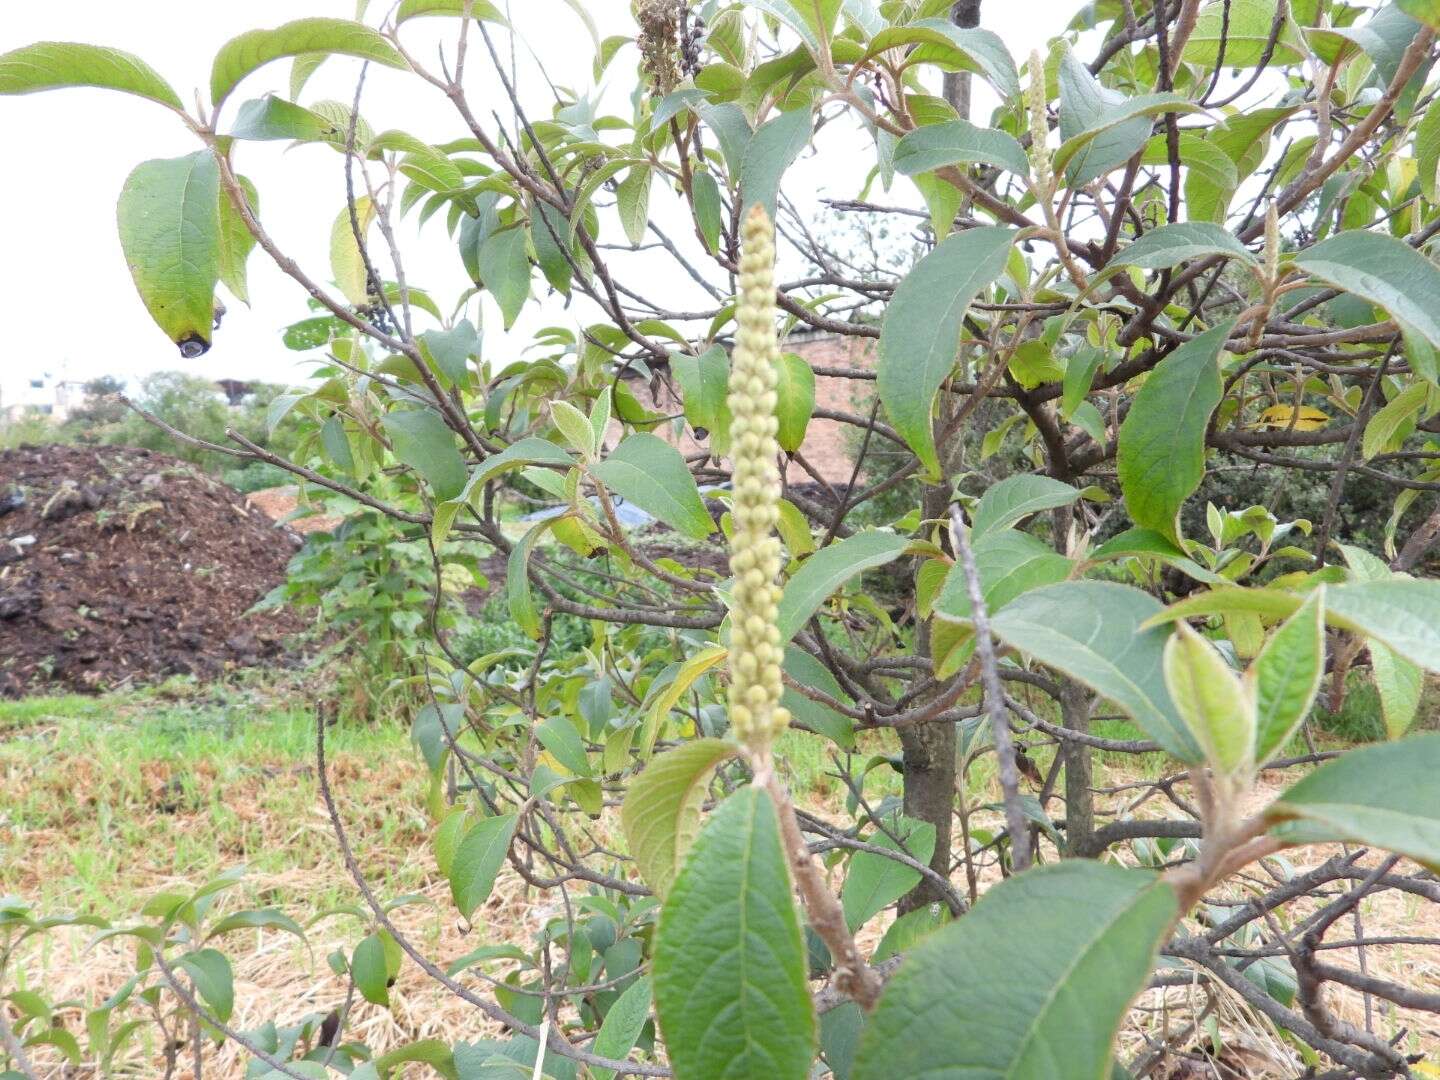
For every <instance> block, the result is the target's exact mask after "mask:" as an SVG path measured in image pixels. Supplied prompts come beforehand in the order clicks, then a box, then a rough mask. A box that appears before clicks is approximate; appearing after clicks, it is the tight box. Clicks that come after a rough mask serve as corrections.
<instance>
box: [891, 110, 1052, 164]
mask: <svg viewBox="0 0 1440 1080" xmlns="http://www.w3.org/2000/svg"><path fill="white" fill-rule="evenodd" d="M894 163H895V171H896V172H899V173H903V174H904V175H906V176H913V175H914V174H916V173H922V172H929V171H931V170H932V169H939V168H943V167H944V166H946V165H995V166H998V167H999V168H1002V169H1006V170H1008V171H1009V172H1012V173H1014V174H1015V175H1017V176H1029V175H1030V161H1029V159H1028V158H1026V156H1025V150H1024V148H1023V147H1022V146H1021V145H1020V144H1019V143H1018V142H1017V141H1016V140H1015V138H1014V136H1011V135H1007V134H1006V133H1005V132H1003V131H999V130H997V129H995V128H982V127H976V126H975V125H974V124H972V123H970V121H968V120H947V121H945V122H943V123H939V124H927V125H926V126H925V127H920V128H916V129H915V130H914V131H912V132H910V133H909V134H908V135H906V136H905V137H904V138H902V139H901V140H900V141H899V143H897V144H896V146H895V158H894Z"/></svg>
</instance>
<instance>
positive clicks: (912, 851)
mask: <svg viewBox="0 0 1440 1080" xmlns="http://www.w3.org/2000/svg"><path fill="white" fill-rule="evenodd" d="M888 824H889V831H884V830H876V832H875V833H874V834H873V835H872V836H871V837H870V843H872V844H874V845H875V846H876V847H882V848H886V849H888V850H890V851H896V852H899V851H902V850H903V852H904V853H905V854H906V855H909V856H910V858H912V859H914V860H915V861H916V862H919V863H929V861H930V856H932V855H933V854H935V826H934V825H932V824H931V823H930V822H928V821H916V820H915V819H914V818H908V817H904V816H900V815H897V816H896V817H894V818H891V819H890V821H889V823H888ZM891 833H894V834H895V836H897V837H899V839H900V840H901V842H902V843H903V844H904V848H903V849H902V848H901V846H900V845H899V844H897V843H896V842H895V840H894V839H892V838H891V835H890V834H891ZM919 880H920V871H918V870H916V869H913V868H912V867H909V866H906V865H905V864H904V863H902V862H898V861H897V860H895V859H891V858H887V857H886V856H884V855H877V854H875V853H874V852H871V851H857V852H856V853H855V854H854V855H853V856H852V857H851V859H850V869H849V870H848V872H847V873H846V874H845V884H844V886H843V887H842V888H841V889H840V906H841V908H842V909H843V910H844V912H845V923H846V925H847V926H849V928H850V932H851V933H854V932H855V931H856V930H858V929H860V927H862V926H864V925H865V924H866V923H867V922H869V921H870V920H871V919H872V918H874V917H875V916H876V915H879V914H880V912H882V911H884V910H885V909H886V908H887V907H889V906H890V905H891V904H893V903H895V901H896V900H899V899H900V898H901V897H902V896H904V895H905V894H906V893H908V892H909V891H910V890H911V889H913V888H914V887H915V885H916V883H917V882H918V881H919Z"/></svg>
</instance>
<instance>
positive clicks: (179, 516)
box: [0, 446, 299, 697]
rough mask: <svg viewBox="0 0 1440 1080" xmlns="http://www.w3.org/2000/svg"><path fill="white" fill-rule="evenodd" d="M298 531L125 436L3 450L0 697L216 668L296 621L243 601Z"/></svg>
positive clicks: (247, 655) (269, 642)
mask: <svg viewBox="0 0 1440 1080" xmlns="http://www.w3.org/2000/svg"><path fill="white" fill-rule="evenodd" d="M295 542H296V541H295V537H294V534H293V533H291V532H289V531H288V530H282V529H277V528H276V527H275V526H274V525H273V524H272V523H271V521H270V519H269V518H268V517H266V516H265V515H264V514H263V513H261V512H260V511H259V510H257V509H254V508H252V507H250V506H248V505H246V503H245V500H244V498H243V497H242V496H241V495H239V494H238V493H237V492H235V491H233V490H232V489H231V488H228V487H226V486H225V485H224V484H221V483H218V482H217V481H215V480H212V479H210V478H209V477H207V476H204V475H203V474H201V473H199V472H197V471H196V470H194V469H193V468H192V467H191V466H189V465H187V464H186V463H184V462H182V461H179V460H177V459H175V458H172V457H167V456H165V455H164V454H156V453H153V452H151V451H149V450H139V449H131V448H126V447H88V446H38V447H37V446H22V447H20V448H19V449H16V450H6V451H0V696H11V697H15V696H19V695H22V694H27V693H35V692H37V691H41V690H46V689H49V690H71V691H75V690H79V691H97V692H98V691H101V690H107V689H111V688H114V687H117V686H120V685H125V684H138V683H146V682H156V681H159V680H162V679H164V678H166V677H168V676H170V675H176V674H191V675H197V676H200V677H209V676H213V675H216V674H219V673H220V672H222V671H223V670H225V669H226V668H227V667H230V666H249V665H254V664H258V663H262V662H264V661H266V660H268V659H271V658H274V657H276V656H278V655H279V653H280V652H281V642H282V639H283V637H284V636H285V635H286V634H287V633H290V632H292V631H293V630H295V629H296V628H297V627H298V625H299V624H298V621H297V620H296V619H295V618H294V617H293V616H291V615H289V614H287V613H285V612H283V611H282V612H270V613H267V614H265V615H257V616H246V615H245V611H246V610H247V609H248V608H249V607H250V606H251V605H252V604H254V603H255V601H256V600H258V599H260V597H262V596H264V595H265V594H266V593H267V592H268V591H269V590H270V589H272V588H273V587H274V586H275V585H277V584H279V582H280V581H281V580H282V579H283V578H284V576H285V564H286V562H287V561H288V559H289V558H290V556H291V555H292V554H293V552H294V544H295Z"/></svg>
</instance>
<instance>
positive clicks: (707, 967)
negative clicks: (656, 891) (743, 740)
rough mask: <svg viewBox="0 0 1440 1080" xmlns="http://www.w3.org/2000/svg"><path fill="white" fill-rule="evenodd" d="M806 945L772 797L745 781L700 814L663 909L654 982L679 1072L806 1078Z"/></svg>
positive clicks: (688, 1076) (810, 1043)
mask: <svg viewBox="0 0 1440 1080" xmlns="http://www.w3.org/2000/svg"><path fill="white" fill-rule="evenodd" d="M805 971H806V967H805V941H804V938H803V937H802V935H801V933H800V920H799V918H798V916H797V913H796V911H795V901H794V899H793V897H792V895H791V891H790V872H789V870H788V868H787V866H786V860H785V849H784V845H783V844H782V843H781V839H780V824H779V820H778V818H777V816H776V813H775V805H774V803H772V802H771V800H770V796H769V794H768V793H766V792H765V791H763V790H761V789H759V788H755V787H746V788H742V789H741V790H740V791H738V792H736V793H735V794H734V795H732V796H731V797H730V798H729V799H727V800H726V801H725V802H724V803H723V804H722V805H721V806H720V808H719V809H718V810H716V811H715V813H714V814H713V815H712V816H711V818H710V820H709V821H708V822H706V824H705V828H704V829H703V830H702V831H701V833H700V836H699V838H698V839H697V840H696V841H695V845H694V847H692V848H691V849H690V855H689V857H688V858H687V859H686V861H685V867H684V869H683V870H682V871H681V872H680V876H679V877H677V878H676V879H675V882H674V884H673V885H672V886H671V889H670V894H669V896H668V897H666V900H665V904H664V906H663V907H662V908H661V909H660V925H659V928H658V929H657V931H656V940H655V961H654V971H653V975H652V977H653V979H654V983H655V1005H656V1011H657V1014H658V1016H659V1019H660V1029H661V1031H662V1032H663V1033H664V1035H665V1046H666V1049H667V1052H668V1053H669V1056H670V1062H671V1064H672V1065H673V1066H674V1068H675V1075H676V1076H677V1077H679V1078H682V1080H722V1078H738V1077H761V1076H763V1077H765V1078H766V1080H804V1078H805V1077H806V1076H807V1075H808V1073H809V1070H810V1062H811V1060H812V1059H813V1057H814V1051H815V1014H814V1009H813V1007H812V1005H811V1002H810V991H809V988H808V987H807V986H806V982H805Z"/></svg>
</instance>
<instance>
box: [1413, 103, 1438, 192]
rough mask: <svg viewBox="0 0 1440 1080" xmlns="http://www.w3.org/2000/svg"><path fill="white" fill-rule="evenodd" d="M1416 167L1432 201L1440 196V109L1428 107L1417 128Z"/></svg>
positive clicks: (1421, 188) (1422, 185)
mask: <svg viewBox="0 0 1440 1080" xmlns="http://www.w3.org/2000/svg"><path fill="white" fill-rule="evenodd" d="M1415 168H1416V172H1417V173H1418V179H1419V181H1420V190H1421V191H1422V192H1423V193H1424V195H1425V198H1426V199H1428V200H1429V201H1430V202H1435V201H1437V198H1440V175H1437V174H1440V109H1426V110H1425V115H1424V116H1422V117H1420V123H1419V124H1418V125H1417V126H1416V128H1415Z"/></svg>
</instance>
